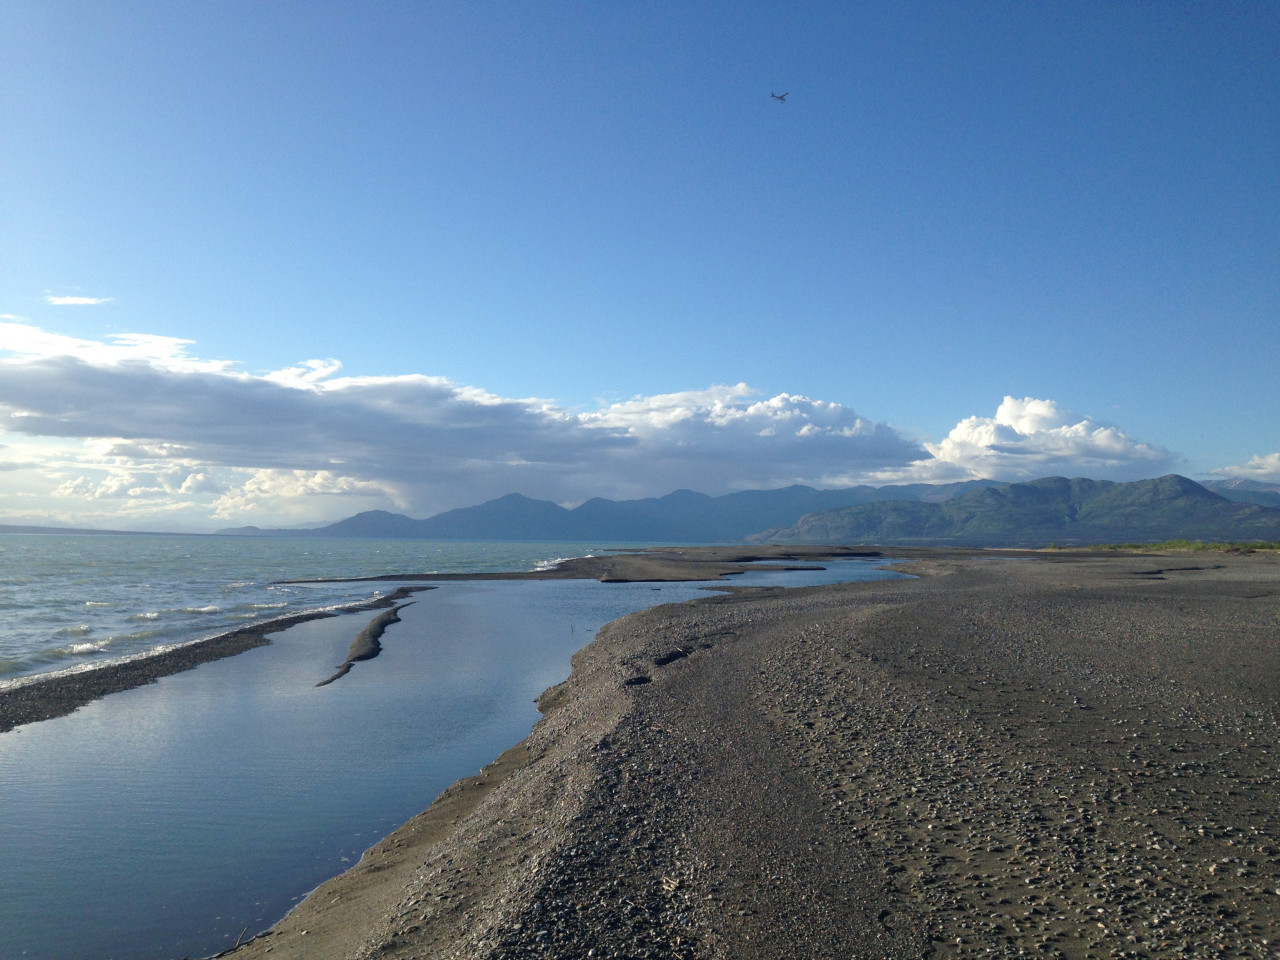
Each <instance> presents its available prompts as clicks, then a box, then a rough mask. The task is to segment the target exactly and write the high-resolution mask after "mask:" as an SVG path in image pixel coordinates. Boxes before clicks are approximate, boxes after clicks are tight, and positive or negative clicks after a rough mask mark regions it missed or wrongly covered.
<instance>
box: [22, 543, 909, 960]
mask: <svg viewBox="0 0 1280 960" xmlns="http://www.w3.org/2000/svg"><path fill="white" fill-rule="evenodd" d="M828 567H829V569H828V570H826V571H821V572H805V573H786V574H765V573H758V574H757V573H752V574H747V575H746V576H744V577H741V578H734V580H733V581H732V582H733V583H734V584H735V585H748V584H752V583H769V584H778V585H797V584H800V583H813V582H831V581H835V580H861V579H880V578H884V577H893V576H897V574H893V573H891V572H889V571H885V570H880V569H876V568H875V567H873V566H872V565H871V564H869V563H867V562H865V561H839V562H834V563H831V564H828ZM706 586H707V584H705V583H703V584H662V585H654V584H607V585H605V584H599V583H596V582H594V581H524V582H481V581H476V582H463V583H445V584H442V585H441V586H440V587H439V588H438V589H434V590H428V591H423V592H421V593H418V594H417V595H416V602H415V603H414V604H413V605H412V606H409V607H406V608H405V609H404V610H402V611H401V622H400V623H397V624H393V625H392V626H391V627H390V629H388V631H387V632H386V634H385V635H384V636H383V640H382V643H383V651H382V653H381V655H380V656H379V657H378V658H377V659H375V660H371V661H366V662H362V663H358V664H356V665H355V667H354V668H353V669H352V671H351V672H350V673H349V674H348V675H347V676H345V677H343V678H342V679H340V680H338V681H337V682H335V683H333V684H330V685H329V686H326V687H321V688H317V687H316V686H315V684H316V683H317V682H319V681H320V680H323V679H325V678H326V677H328V676H329V675H331V674H332V672H333V668H334V666H335V665H336V664H338V663H340V662H341V661H342V660H343V659H344V658H345V656H346V652H347V647H348V645H349V644H350V642H351V640H352V638H353V637H354V636H355V634H356V633H358V632H359V630H360V629H361V628H362V627H363V626H364V625H365V623H367V622H368V620H369V619H370V617H371V616H372V614H369V613H361V614H349V615H344V616H340V617H334V618H329V619H325V620H317V621H312V622H309V623H305V624H302V625H299V626H296V627H293V628H291V629H289V630H287V631H284V632H282V633H280V634H277V635H276V636H275V638H274V642H273V643H272V644H271V645H270V646H267V647H262V648H258V649H256V650H251V651H249V652H247V653H244V654H241V655H239V656H237V657H233V658H230V659H227V660H221V661H217V662H214V663H210V664H206V665H204V666H201V667H200V668H199V669H197V670H193V671H188V672H186V673H182V674H177V675H174V676H171V677H166V678H164V679H163V680H161V681H159V682H158V683H156V684H152V685H149V686H146V687H140V688H137V689H134V690H130V691H126V692H123V693H119V694H114V695H112V696H110V697H107V698H105V699H103V700H100V701H97V702H96V703H93V704H90V705H89V706H87V707H84V708H82V709H81V710H79V711H77V712H76V713H74V714H72V715H70V716H67V717H63V718H59V719H56V720H50V721H45V722H44V723H39V724H33V725H29V726H26V727H20V728H18V729H17V730H15V731H12V732H10V733H8V734H2V735H0V834H2V835H3V836H4V837H5V848H6V858H5V859H6V867H5V870H4V871H2V872H0V948H2V949H0V953H3V955H4V956H6V957H17V956H32V957H48V956H58V957H66V958H69V960H75V958H84V960H104V958H115V960H126V958H139V960H141V958H146V960H164V958H178V957H183V956H193V957H200V956H209V955H211V954H213V953H216V952H218V951H219V950H222V949H225V948H227V947H230V946H232V945H233V944H234V943H235V941H236V939H237V938H238V937H239V936H240V935H241V933H242V932H245V931H247V934H253V933H255V932H258V931H260V930H262V929H265V928H266V927H269V926H270V925H271V924H273V923H274V922H275V921H276V920H277V919H279V917H280V916H282V915H283V914H284V913H285V912H286V911H287V910H288V909H289V908H290V907H291V906H292V905H293V903H295V902H296V901H297V900H298V899H300V898H301V897H302V896H303V895H305V893H306V892H308V891H309V890H311V889H313V888H314V887H315V886H316V885H318V884H319V883H320V882H322V881H323V880H325V879H327V878H328V877H330V876H333V875H334V874H336V873H338V872H341V871H342V870H343V869H346V867H348V866H349V865H351V864H353V863H354V862H356V861H357V860H358V859H359V857H360V854H361V852H362V851H363V850H365V849H367V848H368V847H369V846H371V845H372V844H373V843H374V842H376V841H377V840H378V839H380V838H381V837H383V836H385V835H386V834H387V833H389V832H390V831H391V830H392V829H394V828H395V827H396V826H398V825H399V824H401V823H402V822H404V821H405V820H407V819H409V818H410V817H411V816H413V815H414V814H416V813H418V812H420V811H421V810H422V809H423V808H425V807H426V805H427V804H428V803H429V802H430V801H431V799H433V798H434V797H435V796H436V795H438V794H439V793H440V792H441V791H442V790H443V789H444V788H445V787H446V786H448V785H449V784H450V783H452V782H453V781H455V780H457V779H459V778H460V777H463V776H467V775H470V774H473V773H475V772H477V771H478V770H479V769H480V767H482V766H483V765H484V764H486V763H488V762H490V761H491V760H493V759H494V758H495V757H496V756H497V755H498V754H499V753H501V752H502V751H503V750H505V749H506V748H507V747H509V746H511V745H512V744H514V743H516V742H518V741H519V740H520V739H522V738H523V737H525V736H526V735H527V734H528V732H529V729H530V727H531V726H532V725H533V723H534V722H536V720H537V712H536V710H535V708H534V704H533V700H534V699H535V698H536V697H537V696H538V694H540V693H541V692H542V691H543V690H545V689H546V688H547V687H549V686H552V685H554V684H555V683H558V682H560V681H561V680H563V679H564V678H565V677H566V676H567V675H568V672H569V658H570V656H571V655H572V654H573V653H574V652H575V651H576V650H578V649H579V648H581V647H582V646H584V645H585V644H586V643H588V642H589V641H590V640H591V639H592V637H593V636H594V635H595V632H596V631H597V630H598V629H599V628H600V627H601V626H602V625H603V624H604V623H607V622H608V621H610V620H613V619H616V618H617V617H619V616H622V615H624V614H625V613H628V612H631V611H634V610H638V609H643V608H645V607H649V606H653V605H654V604H656V603H669V602H678V601H682V600H686V599H690V598H692V597H695V596H699V595H702V594H703V593H704V590H705V588H706Z"/></svg>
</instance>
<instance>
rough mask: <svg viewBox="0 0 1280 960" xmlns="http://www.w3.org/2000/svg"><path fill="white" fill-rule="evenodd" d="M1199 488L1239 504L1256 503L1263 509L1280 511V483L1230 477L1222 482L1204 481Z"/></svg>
mask: <svg viewBox="0 0 1280 960" xmlns="http://www.w3.org/2000/svg"><path fill="white" fill-rule="evenodd" d="M1201 486H1203V487H1205V488H1206V489H1209V490H1212V491H1213V492H1214V493H1216V494H1218V495H1219V496H1223V497H1226V498H1227V499H1228V500H1236V501H1239V502H1240V503H1256V504H1258V505H1259V506H1263V507H1275V508H1277V509H1280V483H1265V482H1263V481H1261V480H1247V479H1245V478H1244V477H1231V478H1230V479H1223V480H1205V481H1204V482H1203V483H1202V484H1201Z"/></svg>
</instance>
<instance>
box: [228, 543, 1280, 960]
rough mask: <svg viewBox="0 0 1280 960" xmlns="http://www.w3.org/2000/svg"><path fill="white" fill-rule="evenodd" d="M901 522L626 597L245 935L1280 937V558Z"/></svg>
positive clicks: (356, 946)
mask: <svg viewBox="0 0 1280 960" xmlns="http://www.w3.org/2000/svg"><path fill="white" fill-rule="evenodd" d="M903 553H908V551H903ZM910 553H911V554H912V559H913V561H914V562H911V563H909V564H907V565H906V566H905V567H904V568H903V569H906V570H908V571H909V572H916V573H920V574H922V576H921V577H920V578H919V579H916V580H907V581H889V582H878V583H864V584H853V585H846V586H839V587H816V588H804V589H795V590H789V591H781V590H770V589H767V588H761V589H745V590H744V589H732V588H731V589H730V590H729V592H727V593H725V594H720V595H714V596H710V597H708V598H706V599H702V600H697V601H693V602H690V603H686V604H680V605H673V606H665V607H657V608H654V609H652V610H649V611H645V612H643V613H639V614H635V615H632V616H629V617H626V618H624V619H622V620H619V621H616V622H615V623H613V624H610V625H609V626H607V627H606V628H605V629H604V630H602V631H601V633H600V635H599V636H598V637H597V639H596V641H595V642H594V643H592V644H591V645H590V646H588V647H587V648H585V649H584V650H583V651H581V652H580V653H579V654H578V655H577V656H576V657H575V658H574V672H573V675H572V676H571V677H570V678H569V680H567V681H566V682H565V683H563V684H561V685H560V686H558V687H555V688H553V689H552V690H549V691H547V693H546V694H544V695H543V697H542V698H541V700H540V701H539V706H540V708H541V709H542V711H543V713H544V718H543V720H542V721H541V722H540V723H539V724H538V725H537V726H536V727H535V729H534V731H533V733H532V735H531V736H530V737H529V738H528V739H527V740H526V741H524V742H523V743H521V744H519V745H517V746H515V747H513V748H512V749H511V750H509V751H507V753H505V754H504V755H503V756H502V757H500V758H498V760H497V761H495V763H494V764H493V765H491V766H490V767H488V768H486V770H485V771H484V772H483V773H482V774H481V775H479V776H477V777H473V778H470V779H468V780H464V781H460V782H459V783H457V784H455V785H454V786H452V787H450V788H449V789H448V790H447V791H445V793H444V794H442V795H441V797H440V798H439V799H437V801H436V802H435V803H434V804H432V806H431V807H430V808H429V809H428V810H426V811H425V812H424V813H423V814H421V815H419V816H418V817H416V818H415V819H413V820H412V821H410V822H409V823H408V824H406V825H405V826H404V827H402V828H401V829H400V830H398V831H396V832H395V833H393V834H392V835H390V836H389V837H387V838H386V839H385V840H383V841H382V842H381V843H379V844H378V845H377V846H375V847H373V848H372V849H371V850H369V851H368V852H367V853H366V855H365V856H364V858H363V859H362V860H361V862H360V863H359V864H358V865H357V866H356V867H354V868H353V869H352V870H350V871H349V872H348V873H346V874H343V875H342V876H340V877H337V878H335V879H334V880H332V881H329V882H328V883H326V884H324V885H323V886H321V887H320V888H319V889H318V890H316V891H315V892H314V893H313V894H312V895H311V896H310V897H309V898H308V899H307V900H306V901H304V902H303V903H302V904H301V905H300V906H299V907H298V908H297V909H295V910H294V911H293V912H292V913H290V914H289V916H288V917H286V918H284V920H282V921H281V922H280V923H279V924H278V925H277V926H276V927H275V928H274V929H273V930H272V931H269V932H268V933H266V934H264V935H262V936H260V937H258V938H256V939H254V940H252V941H251V942H249V943H247V944H245V945H242V946H240V947H239V948H238V949H237V950H236V951H234V952H233V953H232V954H231V955H232V956H234V957H236V958H239V960H246V958H250V957H255V958H256V957H272V958H276V957H300V958H301V957H306V958H313V960H323V958H375V957H395V958H409V957H417V958H444V957H450V958H452V957H458V958H462V957H467V958H471V957H475V958H502V957H509V958H516V957H554V958H558V960H568V958H580V957H581V958H586V957H592V958H605V957H616V958H624V957H625V958H642V957H654V958H658V957H663V958H665V957H675V958H716V960H719V958H724V960H728V958H739V960H741V958H782V957H804V958H808V957H812V958H820V957H821V958H833V957H849V958H906V957H910V958H920V957H934V958H953V957H954V958H959V957H979V956H982V957H986V956H998V957H1017V956H1038V957H1066V958H1086V957H1097V958H1103V957H1124V956H1128V957H1153V958H1156V957H1210V956H1212V957H1258V958H1267V957H1280V806H1278V805H1277V802H1276V795H1277V773H1278V771H1277V751H1278V749H1280V745H1278V744H1277V720H1278V719H1280V712H1278V710H1277V706H1278V704H1277V694H1278V692H1280V562H1278V560H1277V558H1276V557H1274V556H1264V555H1236V554H1194V555H1192V554H1169V555H1163V556H1153V555H1142V556H1114V555H1106V554H1091V553H1079V554H1073V553H1062V554H1056V553H1047V554H1041V555H1036V556H1019V555H1014V554H1006V553H986V554H979V553H949V552H939V551H914V552H910Z"/></svg>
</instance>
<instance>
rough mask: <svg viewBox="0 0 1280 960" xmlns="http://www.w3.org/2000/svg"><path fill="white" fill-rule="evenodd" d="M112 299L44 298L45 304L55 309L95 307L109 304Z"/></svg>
mask: <svg viewBox="0 0 1280 960" xmlns="http://www.w3.org/2000/svg"><path fill="white" fill-rule="evenodd" d="M113 299H115V298H114V297H54V296H46V297H45V298H44V302H45V303H49V304H52V305H53V306H55V307H96V306H97V305H98V304H100V303H110V302H111V301H112V300H113Z"/></svg>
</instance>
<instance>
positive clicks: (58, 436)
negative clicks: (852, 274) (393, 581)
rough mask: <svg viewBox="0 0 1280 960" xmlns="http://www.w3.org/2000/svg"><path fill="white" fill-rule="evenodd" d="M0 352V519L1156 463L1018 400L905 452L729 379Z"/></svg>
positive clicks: (899, 439) (550, 495) (864, 425)
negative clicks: (584, 390)
mask: <svg viewBox="0 0 1280 960" xmlns="http://www.w3.org/2000/svg"><path fill="white" fill-rule="evenodd" d="M0 343H3V344H5V346H4V347H3V348H0V418H2V419H0V430H3V435H0V444H4V446H0V470H5V471H6V477H7V478H14V479H15V482H14V483H13V484H11V485H10V484H7V485H6V488H5V489H6V491H7V492H6V493H5V494H3V495H0V514H2V515H3V516H5V517H6V518H8V519H9V520H10V522H13V521H14V520H15V519H17V518H18V517H22V518H24V519H23V521H22V522H39V521H40V520H41V519H44V520H49V521H63V522H67V521H72V522H85V523H88V522H93V523H94V524H95V525H96V524H101V523H104V522H110V521H111V519H112V518H114V519H115V520H116V521H117V522H119V523H122V524H124V525H132V526H135V527H136V526H139V525H145V524H147V523H150V524H151V525H153V526H155V525H163V524H164V522H166V520H167V521H169V522H173V521H179V522H182V523H184V524H185V525H186V526H187V527H188V528H198V527H201V526H204V527H206V528H207V527H209V526H211V525H212V526H232V525H238V524H243V523H257V524H261V525H271V524H281V525H289V524H297V523H303V522H308V521H315V520H332V519H337V518H340V517H343V516H348V515H350V514H352V513H355V512H357V511H359V510H364V509H373V508H385V509H393V510H397V511H400V512H405V513H408V514H410V515H412V516H428V515H430V514H433V513H436V512H439V511H440V510H444V509H449V508H452V507H457V506H466V505H470V504H474V503H479V502H481V501H483V500H486V499H490V498H492V497H497V496H501V495H503V494H506V493H511V492H513V491H515V492H520V493H524V494H526V495H528V496H532V497H537V498H543V499H549V500H554V501H556V502H559V503H576V502H580V501H582V500H584V499H587V498H589V497H592V496H605V497H611V498H615V499H627V498H633V497H645V496H658V495H662V494H665V493H669V492H671V491H672V490H674V489H677V488H681V487H685V488H691V489H695V490H700V491H703V492H706V493H710V494H719V493H726V492H729V491H732V490H737V489H759V488H769V487H777V486H783V485H786V484H791V483H805V484H809V485H812V486H819V487H830V486H841V485H848V484H853V483H859V482H875V483H883V482H891V481H893V480H920V479H929V480H945V479H960V478H966V477H976V476H986V477H995V478H997V479H1021V478H1026V477H1031V476H1043V475H1045V474H1046V473H1053V472H1065V473H1070V474H1072V475H1081V474H1086V475H1095V476H1096V475H1108V476H1112V477H1114V478H1117V479H1118V478H1123V477H1126V476H1130V475H1133V476H1137V475H1142V476H1150V475H1153V472H1160V471H1161V470H1163V468H1164V467H1165V465H1166V464H1167V463H1168V462H1169V461H1170V459H1171V458H1170V455H1169V454H1168V452H1167V451H1164V450H1162V449H1161V448H1158V447H1153V446H1149V445H1147V444H1142V443H1138V442H1136V441H1134V440H1132V439H1130V438H1129V437H1127V436H1126V435H1125V434H1124V433H1123V432H1121V431H1120V430H1119V429H1118V428H1115V427H1107V426H1102V425H1099V424H1096V423H1094V422H1093V421H1092V420H1089V419H1088V418H1083V417H1078V416H1076V415H1075V414H1072V413H1070V412H1069V411H1067V410H1064V409H1062V408H1060V407H1058V406H1057V405H1056V404H1054V403H1053V402H1051V401H1047V400H1034V399H1031V398H1026V399H1023V400H1015V399H1014V398H1012V397H1006V398H1005V400H1004V402H1003V403H1002V404H1001V405H1000V408H999V410H997V412H996V416H995V417H994V418H982V417H970V418H968V419H966V420H963V421H961V422H960V423H959V424H957V426H956V427H955V429H954V430H952V431H951V434H950V435H949V436H948V437H947V438H946V439H944V440H943V441H942V442H941V443H938V444H931V443H926V444H923V445H922V444H921V443H919V442H917V441H916V440H914V439H912V438H909V437H905V436H903V435H902V434H901V433H899V432H898V431H896V430H895V429H894V428H892V427H891V426H889V425H887V424H885V423H880V422H876V421H873V420H869V419H867V418H865V417H862V416H859V415H858V414H857V413H856V412H855V411H853V410H851V409H850V408H848V407H845V406H843V405H841V404H838V403H832V402H827V401H822V400H816V399H812V398H809V397H805V396H801V395H798V394H790V393H780V394H777V395H775V396H766V395H762V394H760V393H759V392H757V391H755V390H752V389H751V388H750V387H748V386H747V385H745V384H741V383H739V384H736V385H732V386H727V385H720V386H712V387H709V388H707V389H703V390H689V391H682V392H677V393H669V394H660V395H655V396H639V397H634V398H632V399H630V400H626V401H623V402H619V403H612V404H606V405H602V406H601V407H599V408H598V409H595V410H589V411H575V410H570V409H566V408H564V407H561V406H558V405H557V404H555V403H554V402H551V401H546V400H540V399H512V398H507V397H501V396H498V395H495V394H492V393H489V392H487V391H485V390H482V389H479V388H476V387H471V386H464V385H459V384H456V383H454V382H453V381H451V380H448V379H447V378H444V377H436V376H427V375H412V376H396V377H346V376H342V375H341V364H340V363H339V362H338V361H336V360H309V361H306V362H304V363H301V364H299V365H297V366H294V367H290V368H286V369H283V370H277V371H273V372H270V373H268V374H265V375H251V374H248V373H245V372H243V371H242V370H240V369H239V368H238V367H237V366H236V365H235V364H232V363H229V362H224V361H209V360H203V359H200V358H198V357H195V356H193V355H191V353H190V349H189V348H190V347H191V346H192V344H191V342H190V341H186V340H181V339H176V338H171V337H156V336H148V335H142V334H124V335H120V336H117V337H114V338H112V339H111V340H110V341H108V342H96V341H88V340H80V339H76V338H71V337H63V336H60V335H57V334H52V333H48V332H46V331H43V330H40V329H39V328H37V327H35V326H32V325H30V324H26V323H22V322H0Z"/></svg>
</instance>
